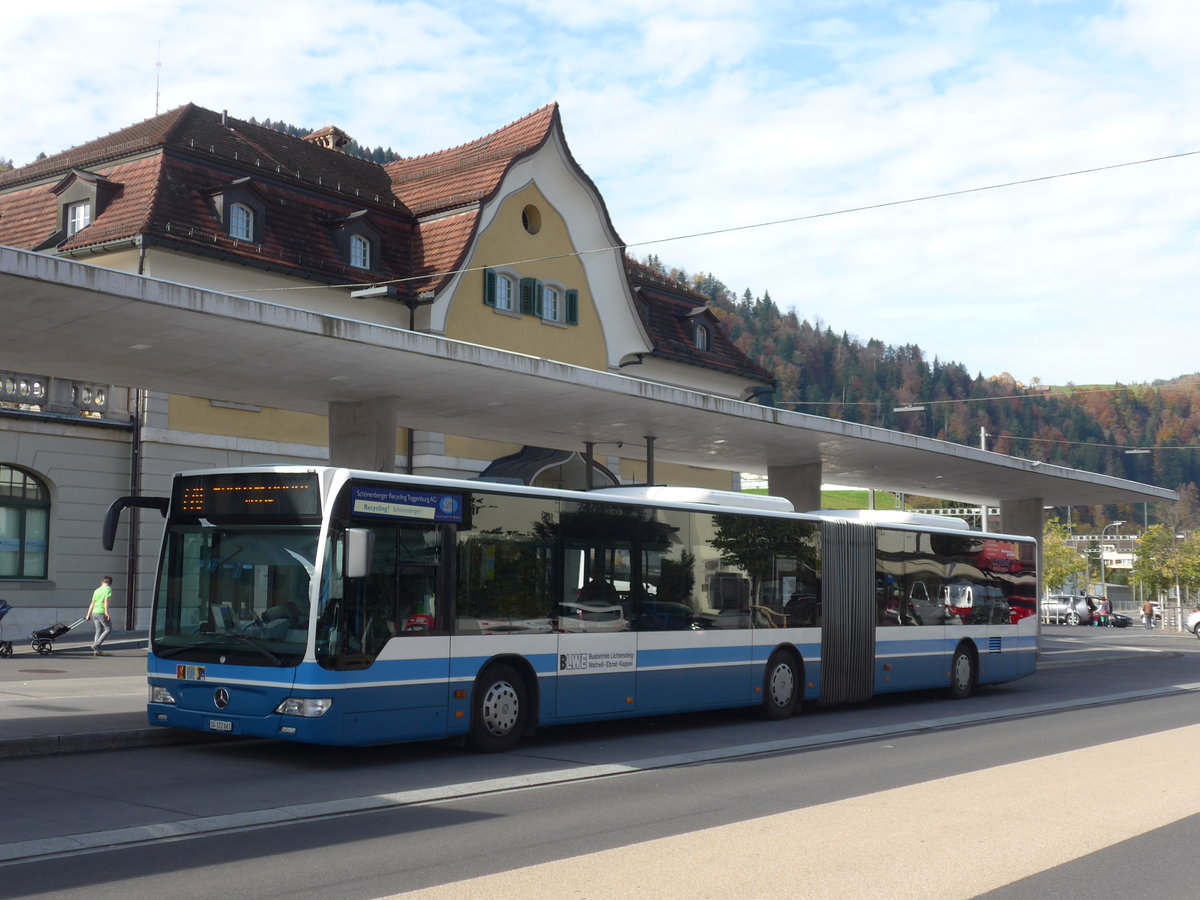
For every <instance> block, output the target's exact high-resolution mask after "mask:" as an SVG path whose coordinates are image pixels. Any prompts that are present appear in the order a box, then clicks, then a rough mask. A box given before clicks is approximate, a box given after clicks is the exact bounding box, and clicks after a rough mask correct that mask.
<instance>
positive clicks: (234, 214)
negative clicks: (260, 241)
mask: <svg viewBox="0 0 1200 900" xmlns="http://www.w3.org/2000/svg"><path fill="white" fill-rule="evenodd" d="M229 236H230V237H232V238H237V239H238V240H239V241H253V240H254V210H252V209H251V208H250V207H248V206H247V205H246V204H244V203H235V204H233V207H232V208H231V209H230V210H229Z"/></svg>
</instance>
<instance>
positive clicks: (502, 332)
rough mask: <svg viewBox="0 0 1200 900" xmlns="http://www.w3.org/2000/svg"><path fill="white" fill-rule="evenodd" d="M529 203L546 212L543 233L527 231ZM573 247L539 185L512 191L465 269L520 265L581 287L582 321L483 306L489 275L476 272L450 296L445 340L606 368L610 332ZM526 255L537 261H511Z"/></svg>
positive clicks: (526, 273) (522, 271)
mask: <svg viewBox="0 0 1200 900" xmlns="http://www.w3.org/2000/svg"><path fill="white" fill-rule="evenodd" d="M527 205H533V206H535V207H537V209H538V211H539V212H540V213H541V219H542V222H541V228H540V230H539V231H538V233H537V234H529V233H528V232H527V231H526V230H525V228H524V227H523V226H522V224H521V212H522V210H524V208H525V207H526V206H527ZM575 252H576V248H575V247H574V246H573V245H572V243H571V240H570V236H569V234H568V233H567V226H566V223H565V221H564V220H563V217H562V216H561V215H560V214H559V212H558V210H556V209H554V208H553V207H552V206H551V205H550V203H549V202H548V201H547V200H546V198H545V197H544V196H543V194H542V192H541V191H540V190H538V188H537V186H536V185H534V184H529V185H527V186H526V187H524V188H522V189H521V190H519V191H517V192H516V193H514V194H512V195H510V196H509V197H508V198H507V199H505V200H504V201H503V202H502V203H501V206H500V209H499V211H498V212H497V214H496V216H495V218H493V219H492V222H491V224H490V225H489V226H488V228H487V229H486V230H485V231H484V232H483V233H482V234H481V235H480V236H479V238H478V240H477V241H476V244H475V251H474V253H473V254H472V256H471V258H470V259H468V260H467V263H466V266H467V267H468V268H471V269H476V268H479V267H483V266H489V267H490V266H503V267H505V268H511V269H514V270H515V271H516V273H517V275H518V276H519V277H522V278H524V277H532V278H539V279H541V280H542V281H554V282H557V283H559V284H561V285H562V287H563V289H564V290H572V289H573V290H577V291H579V324H578V325H569V326H566V327H561V326H556V325H546V324H544V323H543V322H542V320H541V318H540V317H539V316H533V315H527V316H519V317H517V316H513V315H509V314H505V313H501V312H497V311H495V310H494V309H492V308H491V307H489V306H485V305H484V303H483V272H482V271H471V272H467V273H466V274H465V275H464V276H463V278H462V281H461V282H460V284H459V287H458V289H457V290H456V291H455V294H454V298H453V300H452V301H451V307H450V311H449V314H448V315H447V317H446V337H450V338H454V339H455V340H460V341H469V342H471V343H474V344H484V345H486V346H489V347H499V348H501V349H503V350H511V351H513V352H516V353H527V354H529V355H530V356H538V357H542V358H544V359H554V360H559V361H561V362H568V363H571V364H573V365H577V366H586V367H587V368H591V369H600V370H602V371H603V370H606V369H607V368H608V363H607V359H608V357H607V354H606V352H605V345H604V332H603V330H602V329H601V327H600V317H599V316H598V315H597V312H596V306H595V303H594V301H593V299H592V294H591V291H590V289H589V287H588V283H587V279H586V276H585V274H584V269H583V265H582V264H581V263H580V261H579V258H578V257H577V256H575V255H574V253H575ZM527 259H536V260H538V261H537V262H530V263H524V264H519V265H509V264H511V263H520V261H521V260H527ZM518 300H519V297H518ZM564 302H565V299H564Z"/></svg>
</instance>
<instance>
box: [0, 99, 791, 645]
mask: <svg viewBox="0 0 1200 900" xmlns="http://www.w3.org/2000/svg"><path fill="white" fill-rule="evenodd" d="M349 142H350V138H349V137H348V136H347V135H346V134H345V133H344V132H342V131H341V130H340V129H338V128H335V127H327V128H323V129H322V130H320V131H317V132H315V133H313V134H310V135H308V136H307V137H305V138H302V139H301V138H296V137H292V136H289V135H286V134H283V133H280V132H278V131H275V130H272V129H268V128H264V127H262V126H259V125H256V124H253V123H250V122H246V121H242V120H239V119H236V118H233V117H231V116H229V115H228V114H226V113H224V112H215V111H212V110H208V109H203V108H200V107H197V106H194V105H190V104H189V105H186V106H182V107H179V108H178V109H175V110H172V111H170V112H167V113H164V114H162V115H159V116H156V117H154V118H152V119H149V120H147V121H145V122H141V123H138V124H135V125H131V126H130V127H128V128H125V129H122V130H120V131H118V132H115V133H113V134H110V135H108V136H106V137H102V138H98V139H95V140H88V141H87V142H86V143H82V144H80V145H78V146H75V147H72V148H70V149H67V150H64V151H62V152H60V153H56V154H54V155H52V156H49V157H47V158H44V159H41V160H38V161H37V162H35V163H33V164H31V165H27V166H24V167H21V168H18V169H14V170H12V171H9V172H4V173H0V245H4V246H7V247H12V248H17V249H19V250H24V251H33V252H35V253H37V254H44V255H46V256H51V257H56V258H61V259H70V260H75V261H79V262H85V263H87V264H89V265H93V266H99V267H104V268H108V269H113V270H117V271H120V272H125V273H131V274H137V275H145V276H148V277H150V278H153V279H156V280H158V281H161V282H168V283H175V284H178V285H186V286H191V287H198V288H205V289H208V290H211V291H217V292H221V293H224V294H230V295H236V296H242V297H250V298H254V299H256V300H258V301H261V302H262V303H266V304H271V305H273V306H275V307H278V308H281V309H283V310H285V311H286V310H287V309H294V310H303V311H309V312H316V313H321V314H324V315H329V316H334V317H337V318H338V319H340V320H353V321H357V322H366V323H372V324H377V325H382V326H387V327H391V328H398V329H407V330H410V331H414V332H421V333H426V334H431V335H438V336H443V337H446V338H449V339H453V340H455V341H459V342H463V343H465V344H468V345H477V346H479V347H488V348H498V349H502V350H505V351H509V352H512V353H517V354H525V355H528V356H529V357H533V358H536V359H540V360H555V361H561V362H564V363H569V364H571V365H573V366H579V367H584V368H587V369H594V370H597V371H601V372H607V373H622V374H627V375H630V376H631V377H633V378H637V379H641V380H644V381H648V382H652V383H656V384H659V385H669V386H670V385H673V386H679V387H683V388H687V389H688V390H691V391H698V392H701V393H703V394H706V395H712V396H715V397H722V398H729V399H733V400H742V401H748V402H752V403H765V404H769V403H770V398H771V396H772V392H773V390H774V379H773V376H772V374H771V373H770V372H768V371H765V370H763V369H762V368H761V367H759V366H757V365H755V364H754V363H753V362H752V361H750V360H749V359H748V358H747V357H746V356H745V355H744V354H742V353H741V352H740V351H739V350H738V349H737V348H736V347H735V346H734V345H733V343H732V342H731V341H730V339H729V337H728V335H727V333H726V332H725V331H724V329H723V328H722V327H721V325H720V323H719V321H718V319H717V317H716V316H715V314H714V313H713V311H712V310H711V309H710V308H709V307H708V306H707V305H706V304H705V298H704V297H703V296H701V295H698V294H696V293H694V292H692V291H690V290H688V289H687V288H686V287H685V286H682V285H678V284H674V283H672V282H670V281H669V280H667V279H665V278H663V277H662V276H661V275H659V274H658V273H656V272H654V271H653V270H651V269H649V268H647V267H645V266H642V265H639V264H638V263H636V262H635V261H633V260H631V259H630V258H628V257H627V255H626V254H625V252H624V247H623V244H622V241H621V239H620V237H619V235H618V233H617V231H616V229H615V227H614V225H613V223H612V221H611V219H610V217H609V214H608V211H607V209H606V207H605V204H604V199H603V197H602V196H601V195H600V193H599V191H598V190H597V188H596V186H595V184H594V183H593V182H592V181H591V179H590V178H589V177H588V176H587V174H586V173H585V172H584V171H583V170H582V169H581V168H580V166H579V164H578V163H577V162H576V161H575V159H574V158H573V156H572V155H571V152H570V149H569V147H568V145H567V142H566V138H565V135H564V132H563V126H562V121H561V117H560V113H559V109H558V107H557V106H556V105H549V106H546V107H544V108H542V109H539V110H537V111H535V112H533V113H531V114H530V115H528V116H526V117H524V118H523V119H520V120H519V121H517V122H514V123H512V124H510V125H508V126H506V127H504V128H501V129H500V130H498V131H496V132H494V133H492V134H489V135H487V136H485V137H482V138H480V139H478V140H476V141H472V142H470V143H467V144H463V145H461V146H458V147H453V148H451V149H446V150H440V151H436V152H432V153H429V154H427V155H424V156H418V157H413V158H407V159H400V160H397V161H395V162H391V163H388V164H386V165H379V164H376V163H373V162H369V161H366V160H363V159H359V158H357V157H354V156H351V155H348V154H347V153H345V152H344V150H345V147H346V145H347V144H348V143H349ZM18 300H19V298H18ZM98 315H101V316H102V315H103V314H102V313H98ZM103 325H104V323H103V322H102V321H97V323H96V326H97V327H96V334H97V335H101V334H105V335H106V337H105V338H104V339H105V340H106V341H108V342H110V343H111V342H113V341H118V342H119V343H120V344H121V347H120V348H118V349H120V350H121V352H122V353H124V354H126V355H127V358H128V359H129V367H128V368H129V372H130V378H129V379H128V380H127V381H126V383H124V384H109V383H95V382H92V381H88V380H74V379H72V378H71V377H69V373H64V372H61V371H54V372H51V371H38V370H37V369H36V367H34V368H32V369H31V368H30V367H28V366H26V367H24V368H14V367H7V366H6V364H5V361H4V360H3V359H2V358H0V597H2V598H3V599H6V600H8V601H9V602H10V603H11V604H12V606H13V607H14V609H13V611H12V612H11V613H10V614H9V617H8V618H6V620H5V621H4V623H3V625H4V626H6V629H5V631H6V633H5V636H6V638H8V639H13V636H14V635H18V636H19V635H21V634H23V633H24V632H25V631H26V630H27V626H32V627H43V626H45V625H48V624H50V623H52V622H53V621H55V620H58V619H63V620H66V621H71V620H73V619H74V618H78V615H76V613H77V612H78V614H79V615H81V614H82V610H83V609H84V606H85V604H86V602H87V599H88V598H89V597H90V592H91V589H92V588H93V587H94V586H95V585H96V584H97V583H98V582H99V579H100V577H101V576H102V575H104V574H111V575H113V577H114V579H115V581H116V585H115V587H116V590H115V595H114V596H115V598H116V603H115V606H117V607H118V609H117V611H116V613H115V615H114V623H115V627H116V628H118V629H121V628H132V627H144V626H145V625H146V624H147V623H146V622H145V621H144V620H143V619H142V617H141V613H144V611H145V610H146V609H148V606H149V591H150V589H151V587H152V584H153V574H154V566H155V564H156V561H155V558H154V551H155V547H156V542H157V537H158V533H159V528H160V523H159V522H158V521H155V518H156V517H150V518H142V519H140V520H139V519H138V518H137V516H136V515H135V516H133V517H132V525H131V530H130V532H129V533H128V536H126V535H125V534H123V535H122V537H121V539H120V541H119V543H118V547H117V553H116V554H109V553H106V552H104V551H103V550H102V549H101V547H100V529H101V522H102V520H103V516H104V512H105V510H106V508H107V507H108V505H109V503H110V502H111V501H112V500H113V499H115V498H116V497H119V496H122V495H125V494H131V493H143V494H160V495H161V494H164V493H165V492H166V490H167V487H168V484H169V479H170V476H171V474H172V473H174V472H176V471H179V470H183V469H192V468H205V467H211V466H241V465H253V464H258V463H276V462H298V463H314V464H317V463H325V462H326V461H327V460H328V459H329V458H330V455H331V454H330V438H329V435H330V434H331V433H341V432H343V431H344V432H347V433H356V434H365V435H366V436H367V439H365V440H362V441H358V442H356V443H355V447H356V449H355V451H354V458H352V459H345V458H342V459H340V460H338V461H339V463H347V464H351V465H356V466H359V467H362V468H370V469H376V470H381V471H403V472H410V473H414V474H418V475H447V476H455V477H477V476H482V477H487V478H503V479H514V480H519V481H522V482H525V483H531V484H539V485H543V486H553V487H583V486H585V485H591V484H600V483H611V484H615V483H640V482H643V481H646V480H648V476H649V475H651V474H653V480H656V481H661V482H669V483H673V484H681V485H691V486H697V487H710V488H719V489H731V488H736V487H737V475H736V471H735V469H736V466H731V467H730V468H729V469H722V468H720V463H721V461H720V459H715V460H713V464H712V466H703V467H701V466H691V465H681V464H671V463H661V464H659V466H658V468H657V470H655V471H653V473H651V472H650V469H651V467H652V466H653V465H654V463H653V456H652V455H651V454H642V455H639V456H638V457H631V456H626V455H623V454H622V453H621V447H620V446H618V445H617V442H616V441H606V440H604V439H603V436H601V439H600V440H597V441H592V442H589V443H588V445H587V446H586V448H585V447H584V446H580V447H579V448H578V449H576V450H565V449H563V448H562V447H559V448H546V447H538V446H526V445H522V444H520V443H515V442H511V441H509V442H503V441H497V440H491V439H486V438H481V437H480V436H479V435H478V434H475V435H473V436H472V435H469V434H455V433H451V432H448V431H436V432H435V431H430V430H421V429H420V428H417V427H410V426H408V425H406V423H405V422H404V410H403V401H401V404H400V408H399V410H397V408H396V405H395V404H393V403H388V402H383V403H379V404H375V405H372V404H370V403H366V404H364V403H354V404H349V403H348V404H343V405H338V404H332V405H331V406H330V411H329V414H328V415H320V414H318V413H314V412H306V411H298V410H297V409H294V408H290V409H286V408H274V407H270V406H264V405H261V404H255V403H250V402H246V400H245V398H244V397H242V396H240V395H239V394H238V393H237V392H236V391H233V392H230V393H229V394H227V395H224V396H193V395H189V394H183V393H164V392H160V391H155V390H148V389H146V388H145V387H143V386H140V385H139V384H138V383H137V376H136V373H137V372H138V370H139V369H141V370H143V371H146V370H153V368H154V366H155V360H154V356H153V354H154V353H155V348H154V346H153V345H152V344H151V343H148V342H146V341H143V340H141V339H140V338H139V334H138V333H137V328H136V327H134V328H133V329H126V331H125V332H124V333H121V334H119V335H116V336H110V335H108V332H107V330H106V329H105V328H104V327H103ZM54 327H55V321H54V311H53V310H52V309H50V308H49V307H47V310H46V321H45V328H46V329H53V328H54ZM210 340H214V341H220V340H221V335H220V334H219V333H215V334H213V335H212V336H211V338H210ZM104 349H105V351H106V352H111V351H112V349H113V348H112V347H111V346H110V347H106V348H104ZM203 350H204V348H203V346H199V347H196V348H195V352H196V354H197V357H198V358H202V356H203ZM85 353H86V351H85ZM176 362H177V360H176ZM293 364H294V366H295V367H296V370H297V372H298V374H299V373H302V372H303V371H304V369H305V367H306V360H305V359H304V357H303V355H302V354H301V355H298V356H297V357H296V358H295V359H294V362H293ZM375 374H376V376H377V378H378V384H379V395H380V396H381V397H395V396H399V397H401V398H403V397H404V396H405V395H408V396H415V395H420V394H421V392H422V391H423V390H428V389H429V385H428V384H423V383H422V379H421V378H415V379H414V378H411V377H408V376H406V383H398V376H397V375H396V373H390V372H389V371H387V370H386V368H381V370H380V371H378V372H377V373H375ZM336 377H337V376H334V379H336ZM297 390H298V391H303V390H305V388H304V386H303V379H302V378H300V377H298V378H297ZM476 402H477V403H478V404H479V405H480V406H481V407H483V406H486V407H488V408H494V407H501V408H503V405H504V404H505V398H504V396H503V395H501V394H498V393H495V392H494V390H493V386H492V385H490V384H489V380H488V378H487V377H486V375H484V374H481V376H480V378H479V382H478V385H477V399H476Z"/></svg>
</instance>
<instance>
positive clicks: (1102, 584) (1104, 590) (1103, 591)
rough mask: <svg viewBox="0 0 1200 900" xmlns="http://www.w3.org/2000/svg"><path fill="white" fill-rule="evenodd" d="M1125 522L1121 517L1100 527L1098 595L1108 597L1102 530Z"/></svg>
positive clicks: (1117, 526) (1119, 525)
mask: <svg viewBox="0 0 1200 900" xmlns="http://www.w3.org/2000/svg"><path fill="white" fill-rule="evenodd" d="M1124 524H1125V520H1124V519H1121V520H1119V521H1116V522H1109V523H1108V524H1107V525H1105V526H1104V527H1103V528H1101V529H1100V596H1102V597H1104V598H1106V599H1107V597H1108V582H1106V581H1105V580H1104V532H1106V531H1108V529H1110V528H1120V527H1121V526H1122V525H1124Z"/></svg>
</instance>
